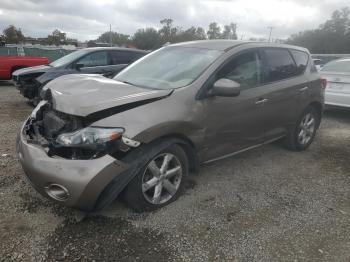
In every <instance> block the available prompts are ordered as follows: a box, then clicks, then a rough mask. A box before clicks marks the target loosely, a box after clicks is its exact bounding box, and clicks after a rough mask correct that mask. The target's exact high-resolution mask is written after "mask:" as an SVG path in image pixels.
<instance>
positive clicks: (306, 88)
mask: <svg viewBox="0 0 350 262" xmlns="http://www.w3.org/2000/svg"><path fill="white" fill-rule="evenodd" d="M308 89H309V87H307V86H305V87H303V88H300V89H299V91H300V92H305V91H306V90H308Z"/></svg>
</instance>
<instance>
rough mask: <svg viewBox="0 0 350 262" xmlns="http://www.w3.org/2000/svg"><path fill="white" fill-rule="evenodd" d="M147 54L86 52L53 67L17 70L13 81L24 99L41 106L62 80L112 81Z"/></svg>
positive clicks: (118, 50) (99, 49)
mask: <svg viewBox="0 0 350 262" xmlns="http://www.w3.org/2000/svg"><path fill="white" fill-rule="evenodd" d="M145 54H147V52H146V51H142V50H137V49H130V48H114V47H96V48H85V49H81V50H78V51H75V52H72V53H70V54H68V55H66V56H64V57H61V58H60V59H58V60H56V61H54V62H52V63H50V64H49V65H42V66H35V67H30V68H23V69H20V70H17V71H15V72H14V73H13V74H12V80H13V81H14V82H15V85H16V86H17V88H18V89H19V90H20V92H21V94H22V95H23V96H24V97H26V98H28V99H30V100H31V101H32V102H33V104H37V103H38V101H39V100H40V92H41V89H42V88H43V87H44V85H46V84H47V83H48V82H50V81H51V80H53V79H55V78H57V77H59V76H62V75H68V74H100V75H103V76H105V77H110V78H111V77H113V76H115V75H116V74H117V73H118V72H119V71H121V70H122V69H123V68H125V67H126V66H127V65H129V64H130V63H132V62H134V61H136V60H137V59H139V58H140V57H142V56H144V55H145Z"/></svg>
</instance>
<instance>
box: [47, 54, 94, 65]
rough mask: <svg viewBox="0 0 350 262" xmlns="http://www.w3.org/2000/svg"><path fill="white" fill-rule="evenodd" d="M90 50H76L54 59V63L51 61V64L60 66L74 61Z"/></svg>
mask: <svg viewBox="0 0 350 262" xmlns="http://www.w3.org/2000/svg"><path fill="white" fill-rule="evenodd" d="M88 52H89V50H78V51H74V52H72V53H70V54H68V55H65V56H63V57H61V58H59V59H57V60H55V61H53V62H52V63H50V66H52V67H58V66H64V65H68V64H70V63H72V62H73V61H74V60H76V59H77V58H79V57H81V56H83V55H85V54H87V53H88Z"/></svg>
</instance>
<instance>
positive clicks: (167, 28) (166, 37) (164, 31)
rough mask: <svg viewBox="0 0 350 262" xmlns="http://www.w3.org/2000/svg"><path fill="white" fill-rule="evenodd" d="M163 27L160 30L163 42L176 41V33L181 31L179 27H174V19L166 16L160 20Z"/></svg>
mask: <svg viewBox="0 0 350 262" xmlns="http://www.w3.org/2000/svg"><path fill="white" fill-rule="evenodd" d="M160 24H161V25H162V28H161V29H160V30H159V34H160V36H161V39H162V42H163V44H165V43H167V42H169V43H173V42H175V39H176V35H177V34H178V33H179V32H180V31H181V30H180V29H179V28H178V27H173V19H170V18H165V19H163V20H161V21H160Z"/></svg>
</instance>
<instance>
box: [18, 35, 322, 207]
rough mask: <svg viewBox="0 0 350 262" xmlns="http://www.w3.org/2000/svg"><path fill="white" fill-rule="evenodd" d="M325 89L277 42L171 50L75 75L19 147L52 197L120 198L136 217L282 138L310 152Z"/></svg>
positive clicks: (40, 110)
mask: <svg viewBox="0 0 350 262" xmlns="http://www.w3.org/2000/svg"><path fill="white" fill-rule="evenodd" d="M324 87H325V83H324V81H323V80H321V78H320V76H319V74H318V73H317V70H316V68H315V66H314V64H313V61H312V59H311V57H310V54H309V52H308V51H307V50H306V49H304V48H300V47H296V46H289V45H280V44H272V43H254V42H241V41H231V40H205V41H195V42H185V43H179V44H174V45H169V46H166V47H163V48H161V49H159V50H156V51H154V52H152V53H150V54H148V55H146V56H144V57H143V58H141V59H140V60H138V61H136V62H135V63H133V64H131V65H130V66H128V67H127V68H126V69H124V70H123V71H121V72H120V73H119V74H118V75H117V76H116V77H114V79H108V78H105V77H103V76H98V75H67V76H62V77H59V78H57V79H55V80H53V81H52V82H50V83H49V84H48V85H47V91H46V93H45V94H44V97H43V98H44V100H43V101H41V102H40V103H39V105H38V106H37V107H36V108H35V109H34V111H33V113H32V114H31V116H30V117H29V118H28V119H27V120H26V122H25V123H24V125H23V128H22V130H21V132H20V135H19V137H18V142H17V150H18V155H19V159H20V162H21V164H22V166H23V169H24V171H25V173H26V176H27V177H28V179H29V181H30V182H31V184H32V185H33V186H34V187H35V188H36V189H37V191H39V192H40V193H41V194H42V195H44V196H46V197H48V198H50V199H52V200H54V201H56V202H59V203H62V204H63V205H66V206H70V207H75V208H78V209H81V210H86V211H90V210H96V209H101V208H102V207H104V206H106V205H107V204H109V203H111V202H112V201H113V200H114V199H115V198H116V197H117V196H118V195H119V194H120V195H121V196H122V197H123V198H124V199H125V200H126V202H127V203H129V204H130V205H131V206H132V207H133V208H134V209H135V210H139V211H141V210H153V209H156V208H159V207H162V206H164V205H167V204H169V203H170V202H172V201H174V200H175V199H176V198H177V197H178V196H179V195H180V194H181V192H182V190H183V188H184V182H185V180H186V178H187V176H188V175H189V173H193V172H194V171H196V170H197V168H198V166H199V165H200V164H201V163H208V162H211V161H214V160H218V159H222V158H224V157H228V156H232V155H234V154H237V153H240V152H242V151H245V150H248V149H252V148H255V147H257V146H259V145H263V144H266V143H269V142H272V141H275V140H278V139H281V140H284V142H285V144H286V146H287V147H288V148H289V149H291V150H294V151H301V150H304V149H306V148H307V147H308V146H309V145H310V144H311V142H312V141H313V139H314V136H315V133H316V130H317V128H318V127H319V124H320V121H321V117H322V111H323V103H324Z"/></svg>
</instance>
